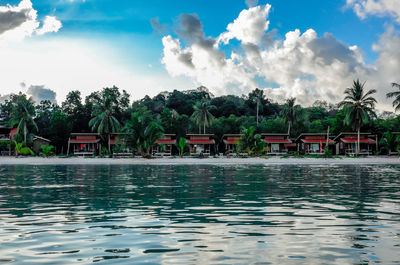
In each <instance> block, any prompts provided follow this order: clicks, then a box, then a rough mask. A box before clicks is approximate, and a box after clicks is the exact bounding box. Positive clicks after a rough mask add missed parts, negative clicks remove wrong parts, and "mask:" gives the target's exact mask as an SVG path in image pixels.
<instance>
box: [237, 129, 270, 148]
mask: <svg viewBox="0 0 400 265" xmlns="http://www.w3.org/2000/svg"><path fill="white" fill-rule="evenodd" d="M264 147H265V142H264V141H263V140H262V139H261V135H259V134H256V128H255V127H254V126H250V127H249V128H247V129H246V128H244V127H242V128H241V137H240V139H239V149H240V150H241V151H245V152H247V153H256V154H259V153H261V152H262V151H263V150H264Z"/></svg>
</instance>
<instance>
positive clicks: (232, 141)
mask: <svg viewBox="0 0 400 265" xmlns="http://www.w3.org/2000/svg"><path fill="white" fill-rule="evenodd" d="M237 141H238V140H224V143H225V144H237Z"/></svg>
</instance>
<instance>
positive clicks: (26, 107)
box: [10, 94, 39, 144]
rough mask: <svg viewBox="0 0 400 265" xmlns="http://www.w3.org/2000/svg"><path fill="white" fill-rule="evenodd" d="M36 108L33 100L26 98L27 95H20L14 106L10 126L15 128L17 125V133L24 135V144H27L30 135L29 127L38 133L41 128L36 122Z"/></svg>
mask: <svg viewBox="0 0 400 265" xmlns="http://www.w3.org/2000/svg"><path fill="white" fill-rule="evenodd" d="M34 115H35V107H34V106H33V103H32V102H31V100H29V99H27V98H26V95H22V94H19V95H18V96H16V99H15V102H14V104H13V106H12V111H11V120H10V125H11V126H12V127H13V126H15V125H17V133H18V134H19V135H23V139H24V143H25V144H26V143H27V138H28V135H29V131H28V127H30V126H33V128H34V129H35V130H36V131H38V130H39V128H38V126H37V124H36V122H35V121H34V119H33V117H34Z"/></svg>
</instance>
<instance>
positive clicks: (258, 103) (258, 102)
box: [257, 99, 260, 126]
mask: <svg viewBox="0 0 400 265" xmlns="http://www.w3.org/2000/svg"><path fill="white" fill-rule="evenodd" d="M259 105H260V101H259V100H258V99H257V126H258V108H259Z"/></svg>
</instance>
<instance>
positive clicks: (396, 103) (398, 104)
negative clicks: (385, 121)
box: [386, 83, 400, 111]
mask: <svg viewBox="0 0 400 265" xmlns="http://www.w3.org/2000/svg"><path fill="white" fill-rule="evenodd" d="M392 87H393V88H397V89H398V91H393V92H389V93H387V94H386V97H387V98H394V100H393V107H394V110H395V111H399V110H400V84H397V83H392Z"/></svg>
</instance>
